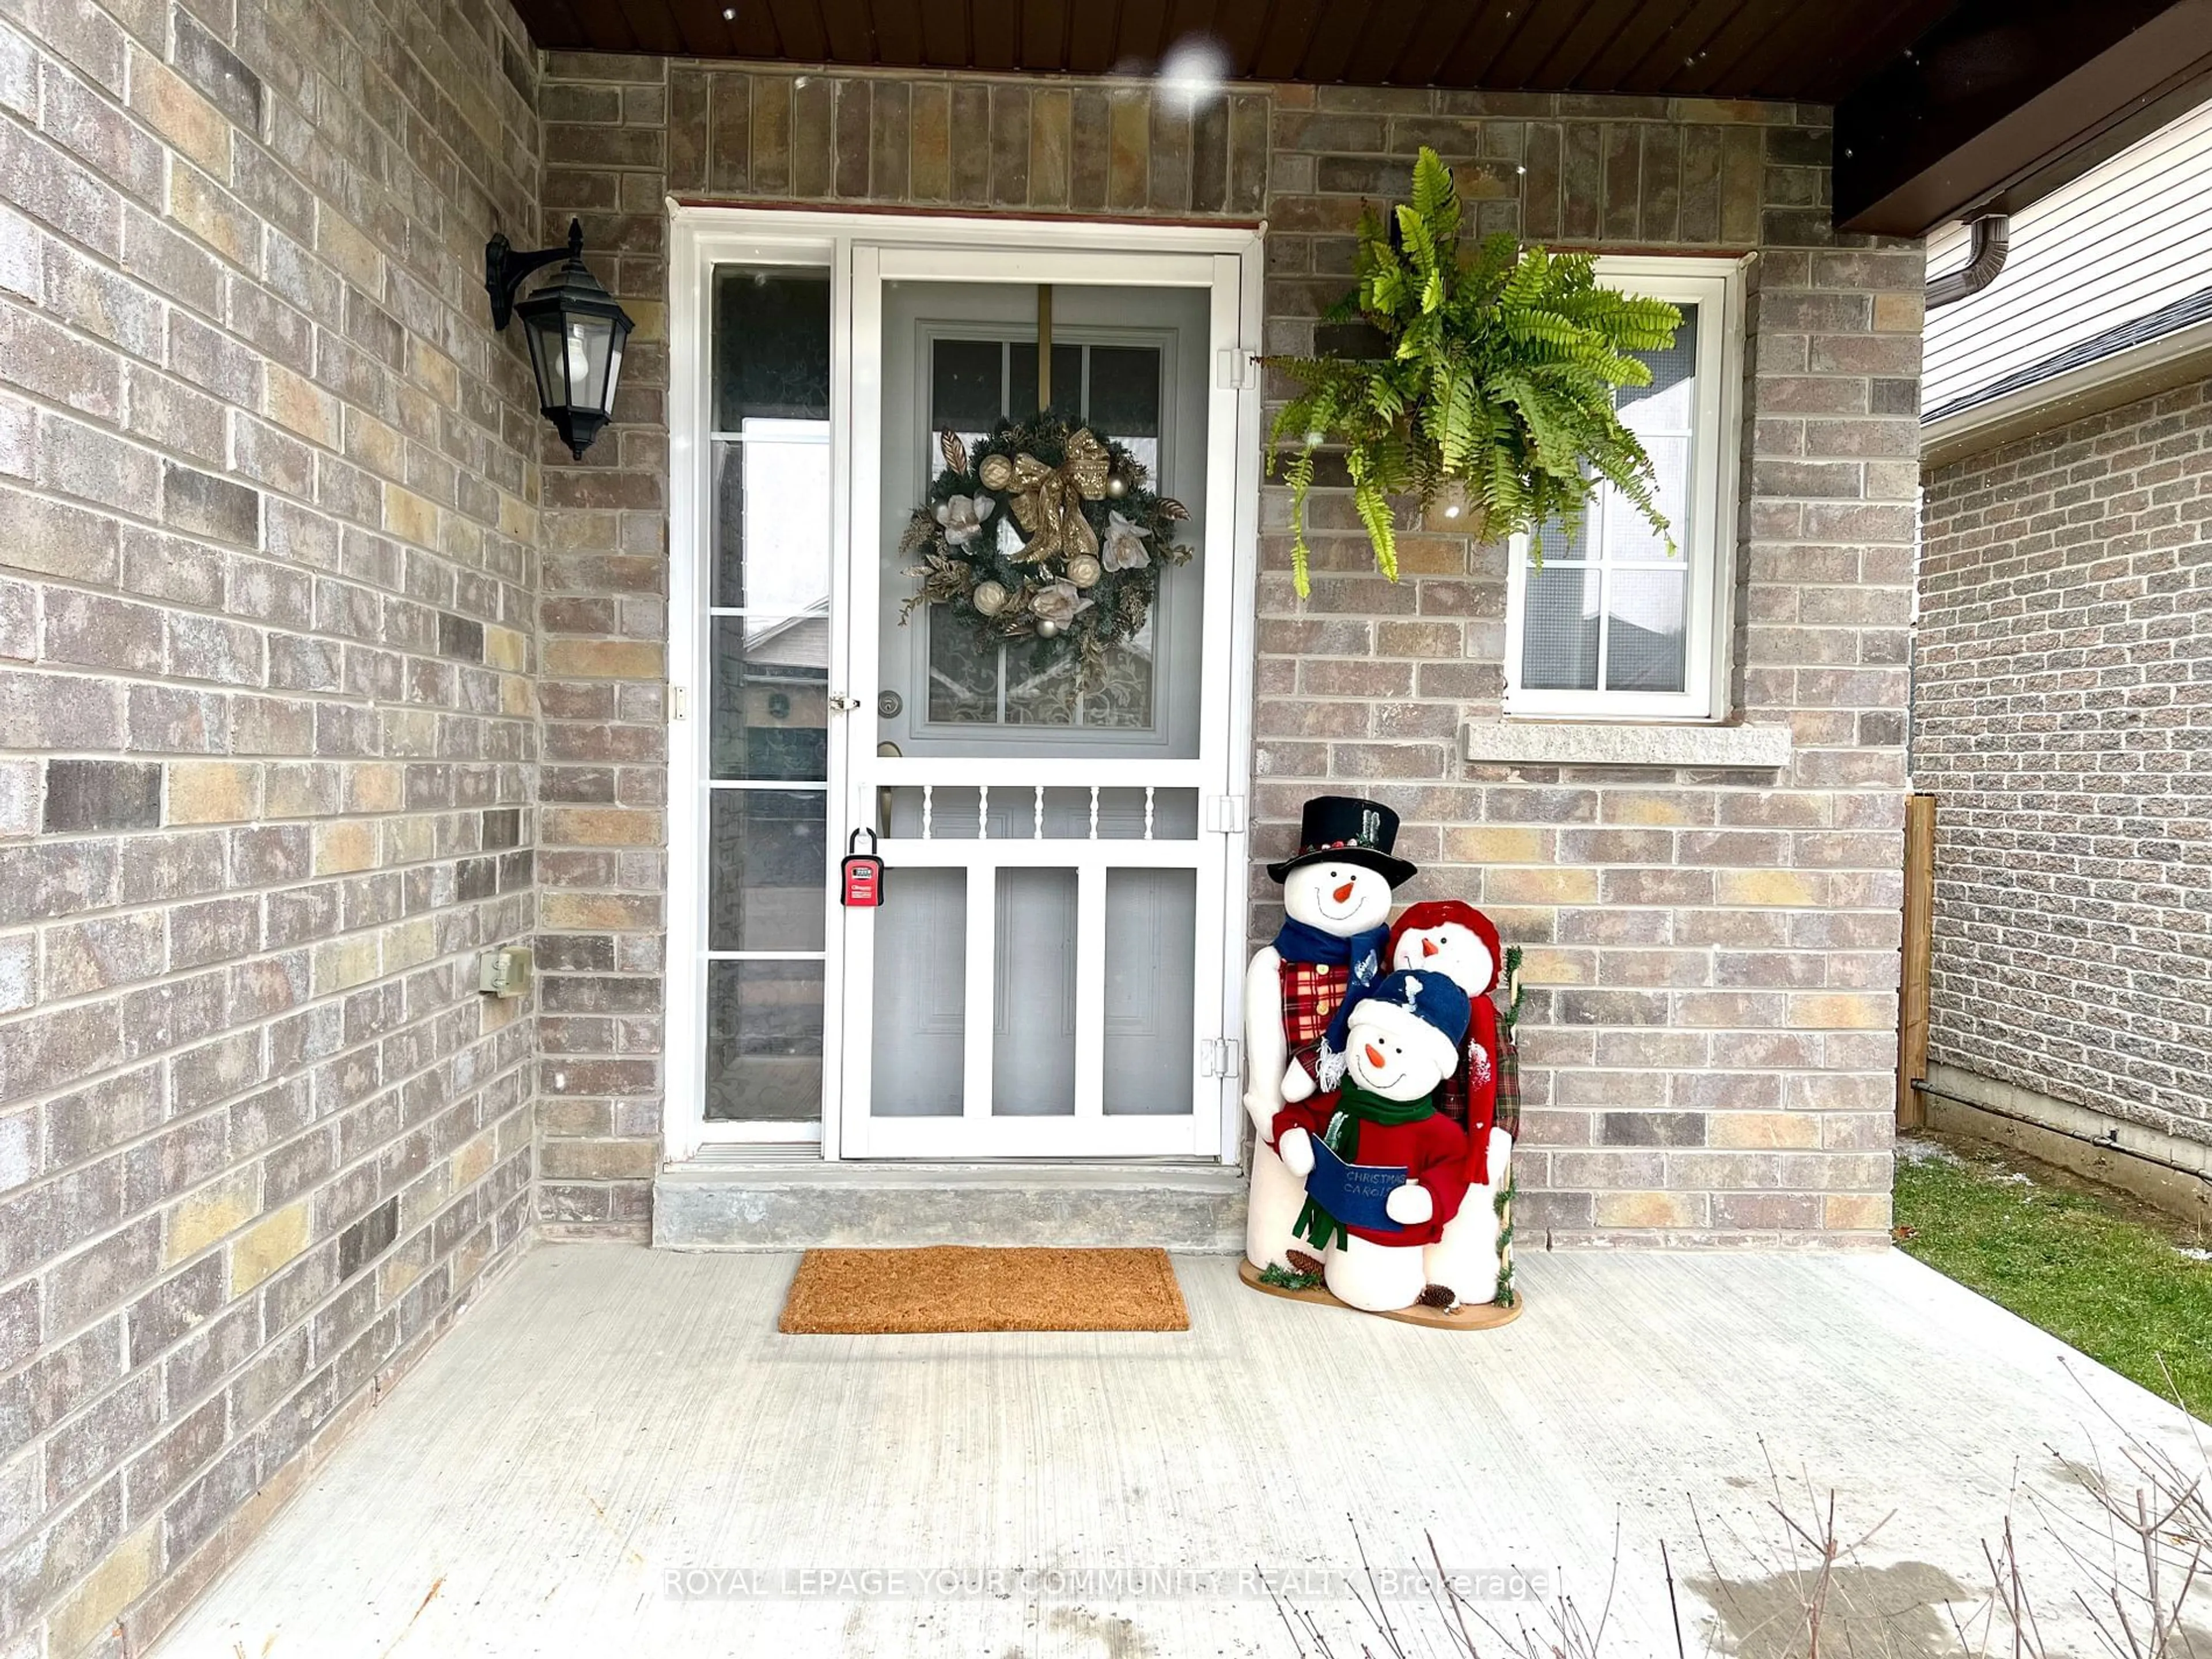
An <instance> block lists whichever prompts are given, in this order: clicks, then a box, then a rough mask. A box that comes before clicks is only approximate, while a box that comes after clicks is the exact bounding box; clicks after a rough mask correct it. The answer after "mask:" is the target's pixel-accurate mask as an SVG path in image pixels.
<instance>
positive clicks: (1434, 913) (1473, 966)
mask: <svg viewBox="0 0 2212 1659" xmlns="http://www.w3.org/2000/svg"><path fill="white" fill-rule="evenodd" d="M1389 961H1390V966H1391V967H1392V968H1393V969H1419V970H1420V971H1423V972H1427V973H1439V974H1443V975H1446V976H1447V977H1448V978H1449V979H1450V980H1451V981H1452V982H1453V983H1454V984H1455V985H1456V986H1458V987H1459V988H1460V989H1461V990H1462V991H1463V992H1465V993H1466V994H1467V997H1468V1006H1469V1007H1470V1008H1471V1010H1472V1012H1473V1018H1471V1019H1470V1020H1469V1021H1468V1030H1467V1042H1466V1043H1465V1044H1464V1045H1463V1047H1462V1050H1461V1058H1460V1064H1459V1066H1458V1069H1457V1071H1456V1072H1455V1074H1454V1075H1453V1076H1452V1077H1450V1078H1448V1079H1445V1081H1444V1083H1443V1086H1442V1087H1441V1088H1440V1089H1439V1090H1438V1091H1437V1107H1438V1109H1440V1110H1441V1111H1442V1112H1443V1114H1444V1115H1446V1116H1447V1117H1449V1118H1452V1119H1454V1120H1455V1121H1457V1122H1458V1123H1459V1124H1460V1125H1461V1126H1462V1127H1463V1128H1465V1130H1466V1131H1467V1180H1468V1195H1467V1201H1466V1202H1465V1203H1464V1204H1462V1206H1460V1211H1459V1213H1458V1215H1456V1216H1455V1217H1454V1218H1452V1220H1451V1221H1450V1222H1449V1223H1448V1224H1446V1225H1445V1226H1444V1228H1443V1231H1442V1233H1441V1234H1440V1235H1439V1237H1437V1242H1436V1243H1433V1244H1431V1245H1430V1246H1429V1247H1428V1248H1427V1249H1426V1251H1425V1261H1426V1265H1427V1270H1428V1277H1429V1283H1428V1289H1427V1291H1425V1296H1424V1299H1425V1300H1426V1301H1428V1302H1430V1303H1431V1304H1434V1305H1436V1306H1438V1307H1443V1308H1446V1309H1449V1308H1452V1307H1455V1306H1458V1305H1460V1304H1468V1303H1486V1302H1492V1301H1494V1300H1496V1299H1497V1296H1498V1274H1499V1271H1500V1266H1501V1263H1500V1253H1499V1249H1498V1236H1499V1233H1500V1232H1501V1231H1502V1230H1503V1228H1504V1215H1503V1213H1502V1212H1501V1206H1500V1204H1499V1194H1501V1193H1503V1192H1504V1190H1505V1188H1506V1185H1507V1180H1508V1173H1509V1170H1510V1165H1511V1162H1512V1157H1513V1136H1512V1134H1511V1133H1510V1132H1509V1130H1508V1129H1507V1127H1505V1126H1504V1125H1503V1124H1501V1123H1500V1122H1499V1121H1498V1070H1499V1047H1498V1007H1497V1005H1496V1004H1495V1003H1493V1002H1492V1000H1490V994H1491V993H1492V991H1494V990H1495V989H1497V988H1498V982H1499V980H1500V977H1501V975H1502V974H1503V971H1504V969H1503V963H1504V953H1503V951H1501V950H1500V949H1499V946H1498V928H1497V926H1496V925H1495V924H1494V923H1493V922H1492V921H1491V920H1490V918H1489V917H1488V916H1486V915H1483V914H1482V912H1481V911H1480V910H1478V909H1476V908H1474V906H1473V905H1471V904H1466V903H1462V902H1461V901H1460V900H1458V899H1433V900H1430V901H1428V902H1424V903H1420V904H1415V905H1413V906H1411V907H1409V908H1407V911H1406V913H1405V914H1404V915H1401V916H1400V917H1399V918H1398V920H1397V921H1395V923H1393V924H1392V925H1391V928H1390V948H1389Z"/></svg>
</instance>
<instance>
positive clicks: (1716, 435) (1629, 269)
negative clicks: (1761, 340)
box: [1504, 254, 1744, 723]
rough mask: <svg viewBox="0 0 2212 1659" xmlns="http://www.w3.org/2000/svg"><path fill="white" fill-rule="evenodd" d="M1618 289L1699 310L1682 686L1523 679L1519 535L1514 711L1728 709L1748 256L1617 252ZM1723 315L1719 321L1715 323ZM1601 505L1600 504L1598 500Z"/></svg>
mask: <svg viewBox="0 0 2212 1659" xmlns="http://www.w3.org/2000/svg"><path fill="white" fill-rule="evenodd" d="M1597 277H1598V281H1599V282H1601V283H1603V284H1605V285H1606V286H1607V287H1608V288H1618V289H1625V290H1627V291H1629V292H1631V293H1635V294H1639V295H1649V296H1650V297H1651V298H1653V299H1656V300H1670V301H1677V302H1689V303H1693V304H1695V305H1696V306H1697V307H1698V308H1699V313H1698V314H1699V330H1698V362H1697V378H1698V401H1697V413H1696V416H1695V420H1696V425H1695V428H1694V434H1695V435H1694V438H1693V441H1692V474H1691V498H1690V507H1691V514H1692V531H1691V533H1690V534H1689V535H1686V536H1684V535H1680V533H1679V532H1677V544H1678V545H1679V547H1680V556H1681V557H1682V558H1683V559H1684V560H1686V562H1687V565H1688V569H1689V580H1688V583H1687V586H1686V592H1685V594H1684V605H1685V607H1686V610H1685V617H1686V622H1687V623H1688V627H1687V630H1686V631H1687V635H1688V637H1687V640H1686V642H1685V647H1684V663H1683V668H1684V671H1683V678H1682V688H1683V689H1682V690H1680V691H1607V690H1595V691H1582V690H1537V689H1532V688H1529V687H1525V686H1523V685H1522V684H1521V673H1522V625H1523V623H1524V620H1525V617H1526V614H1527V605H1528V549H1529V544H1530V538H1528V536H1526V535H1519V536H1515V537H1514V538H1512V540H1511V545H1510V572H1509V575H1508V579H1507V586H1506V601H1505V707H1504V713H1505V715H1506V717H1507V718H1508V719H1518V718H1535V719H1540V720H1616V721H1674V722H1681V723H1691V722H1698V721H1717V720H1725V719H1727V718H1728V716H1729V639H1730V636H1731V634H1732V632H1733V622H1734V619H1733V617H1732V614H1731V611H1732V605H1733V600H1734V597H1735V583H1734V582H1733V581H1732V580H1729V576H1730V573H1731V571H1732V569H1733V567H1734V563H1735V544H1736V498H1737V483H1738V478H1739V474H1740V472H1741V465H1742V461H1741V457H1742V433H1743V349H1744V262H1743V261H1741V260H1740V259H1729V258H1695V257H1681V258H1677V257H1673V256H1668V255H1644V254H1607V255H1603V256H1601V257H1600V258H1599V259H1598V261H1597ZM1716 323H1717V325H1718V326H1714V325H1715V324H1716ZM1591 510H1592V511H1593V512H1595V511H1597V510H1599V504H1598V502H1597V501H1595V500H1594V501H1593V502H1592V507H1591Z"/></svg>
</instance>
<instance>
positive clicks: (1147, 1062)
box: [664, 208, 1261, 1162]
mask: <svg viewBox="0 0 2212 1659" xmlns="http://www.w3.org/2000/svg"><path fill="white" fill-rule="evenodd" d="M1041 289H1045V290H1048V292H1049V294H1050V296H1051V308H1050V312H1049V313H1048V321H1049V327H1048V331H1049V336H1050V341H1051V348H1050V351H1049V354H1048V356H1047V357H1046V358H1045V359H1044V360H1043V361H1044V362H1046V363H1047V364H1048V365H1049V380H1050V385H1051V406H1052V407H1053V408H1054V410H1058V411H1060V412H1062V413H1066V414H1072V415H1075V416H1080V417H1081V418H1083V419H1084V420H1085V421H1086V422H1089V423H1090V424H1091V425H1092V426H1094V427H1096V428H1097V429H1099V430H1100V431H1102V432H1103V433H1104V434H1106V435H1109V436H1110V437H1112V438H1115V439H1116V440H1118V441H1121V442H1122V443H1123V444H1125V445H1126V446H1127V447H1128V448H1129V449H1130V450H1131V451H1132V452H1133V453H1134V454H1135V455H1136V456H1137V458H1138V459H1139V460H1140V461H1141V462H1142V464H1143V465H1146V468H1147V469H1148V470H1149V471H1150V472H1151V474H1152V477H1151V480H1150V482H1151V483H1152V485H1153V486H1154V487H1156V488H1158V489H1159V490H1161V491H1162V492H1163V493H1164V494H1167V495H1172V496H1174V497H1176V499H1178V500H1180V501H1182V502H1183V503H1184V504H1185V505H1186V506H1187V507H1188V509H1189V513H1190V517H1189V520H1188V521H1187V522H1186V523H1184V524H1182V525H1181V526H1178V528H1179V530H1180V531H1181V532H1182V534H1181V535H1180V537H1179V538H1178V539H1179V540H1180V541H1181V542H1182V543H1183V544H1185V545H1188V547H1190V549H1191V550H1192V555H1193V556H1192V557H1191V559H1190V560H1189V562H1188V563H1186V564H1182V565H1180V566H1176V567H1174V568H1170V569H1168V570H1167V571H1166V572H1165V573H1164V578H1163V586H1162V588H1161V592H1160V593H1159V596H1158V599H1157V601H1156V602H1155V604H1154V605H1153V606H1152V611H1151V615H1150V619H1149V622H1148V624H1147V626H1146V628H1145V629H1144V630H1143V631H1142V632H1141V634H1140V635H1139V636H1138V637H1137V638H1136V639H1134V640H1133V641H1130V642H1129V643H1128V645H1127V647H1125V648H1122V649H1121V650H1119V651H1118V652H1116V653H1114V655H1113V656H1112V659H1111V660H1110V662H1109V665H1108V671H1107V672H1106V673H1105V675H1104V677H1103V683H1099V682H1097V680H1096V679H1095V678H1094V680H1093V681H1092V682H1091V683H1090V684H1084V683H1079V678H1078V677H1077V676H1076V674H1075V673H1074V672H1073V664H1072V663H1071V662H1069V661H1068V660H1066V659H1062V658H1060V657H1058V656H1056V654H1055V653H1053V652H1050V651H1039V650H1036V649H1035V648H1033V647H1035V646H1036V641H1027V642H1025V643H1024V644H1021V645H1006V646H1003V647H1002V646H1001V645H1000V644H999V643H997V642H994V641H987V640H983V639H981V638H979V637H978V635H977V634H976V633H975V630H974V629H972V627H971V626H966V625H963V620H962V618H961V617H959V616H957V615H954V614H951V613H949V612H945V611H931V612H923V613H918V614H917V615H916V616H915V617H914V618H913V620H912V621H911V622H910V623H908V624H906V625H904V626H902V625H901V624H900V622H899V617H898V612H899V610H900V607H901V605H902V604H903V603H904V601H905V600H906V599H907V598H908V596H909V595H910V594H911V593H912V592H914V591H915V586H916V585H917V584H916V581H915V578H913V577H911V576H909V575H908V574H906V570H905V567H907V566H909V565H911V564H912V563H913V562H914V559H913V557H912V556H902V555H901V554H900V553H899V552H898V551H897V547H898V543H899V540H900V536H901V532H902V529H903V528H904V526H905V523H906V520H907V519H908V515H909V514H910V513H912V512H913V510H914V508H915V505H916V504H917V503H919V502H920V501H921V500H922V499H923V496H924V495H925V493H926V491H927V488H928V485H929V483H931V481H932V479H933V477H934V476H935V472H934V469H935V468H936V467H938V466H940V465H942V462H941V460H940V459H939V445H938V434H939V431H941V430H945V429H951V430H954V431H957V432H959V433H961V434H963V435H966V436H968V437H969V438H971V439H972V438H973V437H974V436H975V435H978V434H981V433H985V432H987V431H989V430H990V429H991V428H992V427H993V426H994V424H995V423H996V422H998V421H999V420H1000V418H1002V417H1008V416H1015V417H1018V416H1022V415H1025V414H1028V413H1030V412H1032V411H1033V410H1035V409H1036V390H1037V382H1038V378H1039V376H1038V369H1039V367H1040V358H1039V355H1038V346H1039V334H1040V329H1039V325H1040V321H1041V314H1040V312H1039V308H1038V299H1039V295H1040V290H1041ZM1259 300H1260V252H1259V240H1258V238H1257V237H1256V235H1255V234H1252V233H1251V232H1250V231H1249V230H1243V229H1236V228H1200V227H1174V226H1147V227H1144V228H1131V227H1125V226H1116V225H1106V224H1091V223H1081V224H1078V223H1073V222H1070V223H1060V222H1012V221H988V220H956V219H914V220H904V219H889V218H884V217H881V216H873V215H854V214H836V213H812V212H803V213H802V212H787V211H771V210H762V211H754V210H738V209H726V208H717V209H704V208H701V209H693V208H683V209H678V210H677V211H676V214H675V218H674V236H673V240H672V244H671V343H672V344H673V346H674V348H675V350H674V356H673V357H672V360H671V374H670V380H671V389H670V440H671V444H670V458H671V491H672V493H671V507H670V537H671V552H672V554H673V555H674V556H673V558H672V559H671V568H670V577H669V599H670V608H671V630H670V645H669V675H670V684H671V699H670V716H671V726H670V728H669V730H670V748H669V788H670V837H669V915H668V951H669V964H668V965H669V974H668V1000H667V1008H666V1012H667V1022H668V1023H667V1036H666V1055H667V1059H666V1073H667V1093H666V1106H665V1117H664V1123H665V1132H666V1135H667V1144H668V1156H669V1157H670V1158H671V1160H672V1161H677V1162H681V1161H684V1160H686V1159H688V1158H691V1157H693V1156H694V1155H696V1154H699V1153H701V1152H702V1150H703V1149H705V1148H708V1147H736V1148H738V1149H740V1151H742V1149H743V1148H744V1147H747V1146H753V1147H758V1148H762V1149H766V1148H769V1147H771V1146H776V1145H779V1144H780V1145H781V1146H782V1147H783V1148H784V1149H785V1152H786V1154H787V1155H792V1156H812V1155H814V1152H815V1149H816V1148H817V1146H818V1148H819V1155H820V1156H821V1157H823V1158H830V1159H836V1158H933V1159H968V1158H1042V1159H1058V1158H1205V1159H1208V1160H1214V1161H1221V1160H1227V1161H1233V1160H1234V1158H1235V1157H1236V1128H1237V1124H1238V1122H1239V1121H1241V1117H1240V1113H1239V1109H1238V1108H1237V1100H1236V1090H1237V1078H1236V1075H1235V1073H1236V1070H1237V1067H1236V1063H1235V1055H1234V1052H1233V1048H1232V1047H1231V1046H1230V1045H1227V1044H1225V1042H1223V1039H1224V1038H1225V1037H1227V1036H1230V1035H1231V1034H1233V1033H1234V1032H1235V1031H1236V1030H1237V1027H1238V1021H1239V1018H1240V1010H1239V1007H1238V996H1239V994H1240V991H1241V975H1238V974H1236V973H1234V972H1231V971H1230V969H1231V968H1232V967H1233V966H1235V964H1236V963H1237V959H1238V958H1239V957H1240V956H1241V948H1242V937H1243V928H1242V927H1241V926H1240V925H1239V921H1240V917H1241V912H1242V902H1241V901H1242V896H1243V866H1244V855H1245V836H1244V833H1243V826H1244V814H1243V793H1244V789H1245V781H1244V772H1245V764H1246V757H1247V756H1248V755H1249V731H1250V678H1251V664H1252V659H1253V626H1254V624H1253V606H1252V588H1253V584H1254V581H1255V574H1254V564H1255V549H1256V541H1257V529H1258V527H1257V522H1256V520H1257V513H1258V505H1259V454H1260V419H1261V411H1260V407H1259V395H1258V381H1257V374H1256V371H1255V368H1254V367H1253V365H1252V363H1251V360H1250V352H1251V349H1252V343H1253V342H1254V341H1255V339H1256V337H1257V330H1258V326H1259V311H1260V305H1259ZM863 826H866V827H869V828H873V829H877V830H878V831H879V832H880V833H881V834H882V836H883V841H882V844H881V848H880V850H881V852H882V854H883V855H884V859H885V860H886V862H887V864H888V866H889V874H888V877H887V879H886V882H885V884H884V891H885V896H886V901H887V902H886V903H885V904H884V907H883V908H880V909H873V910H870V909H846V908H842V907H841V906H840V905H839V904H838V903H837V902H836V877H837V869H838V861H839V860H840V859H841V858H842V855H843V854H844V853H845V850H846V846H847V842H848V836H850V835H851V834H852V832H853V831H854V829H856V828H859V827H863Z"/></svg>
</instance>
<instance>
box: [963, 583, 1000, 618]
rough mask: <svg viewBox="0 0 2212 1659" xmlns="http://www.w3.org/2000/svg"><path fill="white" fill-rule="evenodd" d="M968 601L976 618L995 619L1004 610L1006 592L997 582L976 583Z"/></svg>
mask: <svg viewBox="0 0 2212 1659" xmlns="http://www.w3.org/2000/svg"><path fill="white" fill-rule="evenodd" d="M968 599H969V604H971V605H974V606H975V614H976V615H977V616H979V617H995V616H997V615H998V614H999V613H1000V611H1004V610H1005V609H1006V588H1005V587H1004V586H1001V585H1000V584H999V583H997V582H977V583H976V584H975V592H973V593H970V594H969V596H968Z"/></svg>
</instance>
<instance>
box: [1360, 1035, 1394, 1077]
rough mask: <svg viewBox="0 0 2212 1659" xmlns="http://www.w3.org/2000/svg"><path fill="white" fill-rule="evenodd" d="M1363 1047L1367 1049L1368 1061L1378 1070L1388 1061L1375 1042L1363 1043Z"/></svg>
mask: <svg viewBox="0 0 2212 1659" xmlns="http://www.w3.org/2000/svg"><path fill="white" fill-rule="evenodd" d="M1361 1047H1363V1048H1365V1049H1366V1050H1367V1063H1368V1064H1369V1065H1370V1066H1373V1067H1374V1068H1375V1069H1376V1071H1378V1072H1379V1071H1381V1070H1382V1069H1383V1066H1384V1065H1385V1064H1387V1063H1388V1062H1386V1061H1385V1060H1383V1051H1382V1050H1381V1049H1380V1048H1376V1046H1375V1045H1374V1044H1373V1043H1371V1042H1368V1043H1363V1044H1362V1045H1361Z"/></svg>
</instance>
